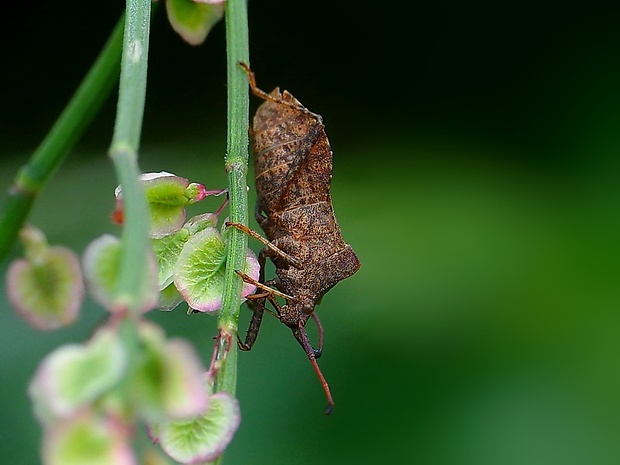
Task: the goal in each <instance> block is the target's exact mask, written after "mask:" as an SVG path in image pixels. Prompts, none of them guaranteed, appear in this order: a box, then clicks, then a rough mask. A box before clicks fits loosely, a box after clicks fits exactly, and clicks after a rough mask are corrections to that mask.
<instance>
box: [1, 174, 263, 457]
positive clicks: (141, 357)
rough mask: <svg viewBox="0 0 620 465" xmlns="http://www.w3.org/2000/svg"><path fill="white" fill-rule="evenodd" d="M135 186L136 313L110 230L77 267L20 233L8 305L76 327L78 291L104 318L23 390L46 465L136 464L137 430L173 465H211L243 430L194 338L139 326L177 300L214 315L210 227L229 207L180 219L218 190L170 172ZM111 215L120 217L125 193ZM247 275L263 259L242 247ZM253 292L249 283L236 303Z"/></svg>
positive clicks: (222, 245)
mask: <svg viewBox="0 0 620 465" xmlns="http://www.w3.org/2000/svg"><path fill="white" fill-rule="evenodd" d="M141 183H142V186H143V188H144V191H145V195H146V198H147V200H148V203H149V208H150V213H151V225H150V235H151V244H152V249H153V253H151V254H149V255H148V260H147V261H146V263H144V267H145V272H144V273H143V276H144V282H143V283H142V285H141V288H140V295H141V300H140V302H141V304H140V307H139V308H138V309H137V310H138V312H137V313H136V314H134V316H133V317H129V316H128V313H127V309H126V308H124V306H123V305H122V303H120V304H119V302H118V301H117V298H116V297H115V286H116V283H117V280H118V271H119V263H120V257H121V241H120V239H118V238H117V237H115V236H113V235H109V234H106V235H103V236H101V237H99V238H98V239H96V240H94V241H93V242H92V243H91V244H90V245H89V246H88V247H87V248H86V250H85V252H84V254H83V257H82V263H81V266H80V260H79V259H78V258H77V256H76V255H75V254H74V253H73V252H71V251H70V250H68V249H65V248H62V247H58V246H50V245H48V243H47V241H46V239H45V237H44V236H43V234H42V233H41V232H40V231H38V230H37V229H35V228H33V227H27V228H25V229H24V230H23V232H22V235H21V238H22V242H23V244H24V246H25V250H26V253H25V258H24V259H19V260H16V261H14V262H13V263H12V264H11V266H10V268H9V272H8V275H7V280H8V283H7V284H8V285H7V289H8V292H9V298H10V300H11V302H12V303H13V305H14V306H15V307H16V309H17V310H18V312H19V314H20V315H22V316H23V317H24V318H25V319H26V320H27V321H28V322H30V323H31V324H32V325H33V326H34V327H36V328H38V329H54V328H57V327H60V326H64V325H66V324H69V323H71V322H73V321H74V320H75V319H76V317H77V315H78V311H79V307H80V305H81V303H82V300H83V294H84V288H86V289H88V290H89V292H90V295H91V296H92V298H93V299H94V300H95V301H97V302H98V303H99V304H101V305H102V306H103V307H104V308H105V309H106V310H108V312H109V314H110V317H109V318H108V320H107V321H106V322H105V323H104V324H103V325H101V326H100V327H99V328H98V329H97V330H96V331H95V332H94V334H93V335H92V336H91V337H90V338H89V339H88V340H87V341H86V342H84V343H82V344H66V345H64V346H61V347H59V348H58V349H56V350H55V351H53V352H52V353H50V354H49V355H48V356H47V357H46V358H45V359H44V360H43V361H42V362H41V364H40V366H39V368H38V370H37V372H36V374H35V376H34V378H33V379H32V381H31V383H30V388H29V393H30V396H31V398H32V400H33V404H34V409H35V413H36V416H37V418H38V419H39V421H40V423H41V424H42V426H43V430H44V441H43V460H44V463H46V464H65V463H72V464H78V465H79V464H91V463H100V464H120V465H125V464H134V463H138V460H137V458H136V457H135V452H134V450H133V449H132V447H131V445H130V443H129V441H130V438H131V437H132V434H133V433H134V431H135V429H136V425H139V424H140V423H143V424H145V425H147V428H148V434H149V436H150V437H151V438H152V439H153V441H154V442H156V443H158V444H159V445H160V446H161V449H162V450H163V451H164V452H165V453H166V454H167V455H169V456H170V457H171V458H173V459H174V460H175V461H177V462H179V463H188V464H189V463H192V464H197V463H206V462H209V461H212V460H214V459H215V458H216V457H217V456H218V455H219V454H221V453H222V451H223V450H224V449H225V448H226V446H227V445H228V443H229V442H230V440H231V439H232V436H233V435H234V433H235V431H236V429H237V428H238V426H239V422H240V414H239V408H238V403H237V400H236V399H235V398H234V397H232V396H231V395H229V394H227V393H224V392H218V393H213V380H214V375H215V371H216V370H217V369H218V365H217V364H215V363H213V362H212V365H211V367H209V368H208V369H205V367H204V366H203V364H202V362H201V359H200V357H199V355H198V354H197V353H196V352H195V350H194V348H193V346H192V345H191V344H190V343H188V342H187V341H184V340H181V339H174V338H172V339H169V338H167V337H166V335H165V333H164V331H163V330H162V329H161V328H160V327H159V326H157V325H156V324H154V323H152V322H149V321H147V320H146V319H144V314H145V313H147V312H148V311H150V310H151V309H153V308H160V309H162V310H172V309H173V308H174V307H176V306H177V305H178V304H179V303H181V302H182V301H186V302H187V303H188V305H189V308H190V310H194V311H199V312H207V313H215V312H217V311H218V310H219V309H220V307H221V304H222V292H223V285H224V275H225V269H226V250H227V232H226V230H225V229H224V230H223V231H221V232H220V231H219V230H218V229H217V223H218V213H219V211H220V210H221V209H222V208H223V206H224V205H225V204H226V202H224V205H222V207H221V208H220V209H219V210H218V211H217V212H216V213H205V214H202V215H198V216H195V217H193V218H190V219H189V220H187V221H186V211H185V208H186V207H187V206H188V205H190V204H193V203H195V202H198V201H200V200H202V199H204V198H205V197H206V196H208V195H220V194H223V193H225V191H207V190H206V189H205V187H204V186H203V185H202V184H197V183H190V182H189V181H188V180H187V179H184V178H181V177H178V176H175V175H173V174H170V173H165V172H162V173H149V174H144V175H142V177H141ZM113 219H114V220H115V221H116V222H119V223H122V221H123V197H122V190H121V189H120V187H119V188H117V189H116V210H115V212H114V214H113ZM243 271H244V272H245V273H246V274H247V275H249V276H251V277H252V278H254V279H258V274H259V265H258V261H257V259H256V256H255V255H254V253H253V252H252V251H251V250H249V249H248V251H247V258H246V266H245V268H244V270H243ZM82 274H83V277H82ZM84 282H85V283H86V286H84V284H83V283H84ZM254 290H255V287H254V286H252V285H249V284H245V285H244V287H243V294H242V296H243V297H245V296H247V295H249V294H250V293H252V292H253V291H254Z"/></svg>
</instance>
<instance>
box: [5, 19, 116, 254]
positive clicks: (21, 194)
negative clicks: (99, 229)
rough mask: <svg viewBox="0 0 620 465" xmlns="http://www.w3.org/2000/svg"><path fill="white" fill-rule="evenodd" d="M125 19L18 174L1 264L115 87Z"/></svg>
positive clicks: (11, 195) (7, 210)
mask: <svg viewBox="0 0 620 465" xmlns="http://www.w3.org/2000/svg"><path fill="white" fill-rule="evenodd" d="M123 23H124V16H123V17H122V18H121V19H120V20H119V22H118V24H117V25H116V27H115V28H114V30H113V31H112V34H111V35H110V37H109V38H108V41H107V42H106V44H105V46H104V47H103V49H102V50H101V53H100V54H99V57H98V58H97V60H96V61H95V63H94V64H93V65H92V67H91V68H90V71H89V72H88V74H87V75H86V77H85V78H84V80H83V81H82V83H81V84H80V86H79V87H78V89H77V90H76V92H75V93H74V94H73V97H72V98H71V101H70V102H69V104H68V105H67V106H66V107H65V109H64V110H63V112H62V113H61V115H60V116H59V117H58V119H57V120H56V123H55V124H54V126H53V127H52V129H51V130H50V132H49V133H48V134H47V136H46V137H45V139H43V141H42V142H41V144H40V145H39V146H38V147H37V149H36V150H35V152H34V153H33V154H32V157H31V158H30V160H29V161H28V163H27V164H26V165H24V166H23V167H22V168H21V169H20V170H19V172H18V173H17V175H16V177H15V179H14V181H13V185H12V187H11V189H10V190H9V199H8V203H7V206H6V208H5V210H4V212H3V214H2V218H1V219H0V262H2V261H4V259H5V258H6V255H7V254H8V253H9V251H10V249H11V246H12V245H13V242H14V241H15V238H16V237H17V234H18V232H19V230H20V229H21V227H22V225H23V223H24V221H25V220H26V218H27V216H28V214H29V213H30V209H31V207H32V205H33V203H34V200H35V199H36V197H37V195H38V194H39V193H40V192H41V190H42V189H43V187H44V186H45V184H46V183H47V181H49V179H50V178H51V177H52V175H53V174H54V172H55V170H56V169H57V168H58V166H59V165H60V164H61V163H62V162H63V160H64V159H65V158H66V156H67V155H68V153H69V152H70V151H71V149H72V148H73V146H74V145H75V144H76V143H77V141H78V140H79V139H80V137H81V136H82V134H83V133H84V131H85V129H86V128H87V127H88V126H89V125H90V123H91V121H92V120H93V118H94V117H95V115H96V114H97V113H98V112H99V109H100V108H101V106H102V104H103V103H104V102H105V100H106V99H107V97H108V95H109V94H110V92H111V91H112V89H113V88H114V86H115V85H116V82H117V79H118V73H119V70H120V57H121V46H122V41H123Z"/></svg>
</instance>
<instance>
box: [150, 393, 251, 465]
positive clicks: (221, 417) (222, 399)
mask: <svg viewBox="0 0 620 465" xmlns="http://www.w3.org/2000/svg"><path fill="white" fill-rule="evenodd" d="M240 422H241V415H240V413H239V404H238V402H237V399H235V398H234V397H232V396H231V395H230V394H228V393H227V392H218V393H216V394H213V395H212V396H211V398H210V401H209V408H208V410H207V413H206V414H205V415H204V416H202V417H200V418H197V419H194V420H190V421H184V422H173V423H163V424H159V425H157V426H155V427H154V428H153V429H152V430H151V435H152V436H153V437H154V439H155V440H157V441H158V442H159V444H160V445H161V447H162V449H163V450H164V452H166V454H168V455H169V456H170V457H171V458H173V459H174V460H176V461H177V462H180V463H202V462H208V461H211V460H214V459H215V458H217V457H218V456H219V455H220V454H221V453H222V452H223V451H224V450H225V449H226V447H227V446H228V444H229V443H230V441H231V440H232V438H233V436H234V434H235V432H236V431H237V428H238V427H239V424H240Z"/></svg>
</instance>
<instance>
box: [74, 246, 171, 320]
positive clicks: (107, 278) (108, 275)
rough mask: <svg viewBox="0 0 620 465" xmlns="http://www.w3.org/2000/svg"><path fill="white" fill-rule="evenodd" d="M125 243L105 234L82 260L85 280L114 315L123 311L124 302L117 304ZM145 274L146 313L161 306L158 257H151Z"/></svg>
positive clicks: (100, 302) (87, 251)
mask: <svg viewBox="0 0 620 465" xmlns="http://www.w3.org/2000/svg"><path fill="white" fill-rule="evenodd" d="M120 254H121V241H120V240H119V239H118V238H117V237H115V236H112V235H111V234H104V235H103V236H100V237H99V238H97V239H95V240H94V241H93V242H91V243H90V244H89V246H88V247H87V248H86V250H85V251H84V256H83V258H82V262H83V267H84V277H85V280H86V284H87V286H88V289H89V291H90V293H91V295H92V297H93V298H94V299H95V300H96V301H97V302H98V303H99V304H101V305H102V306H103V307H105V308H106V309H108V310H109V311H111V312H116V311H123V310H124V309H125V306H124V303H123V302H117V301H116V286H117V280H118V271H119V266H120ZM136 266H146V267H147V270H146V272H145V273H144V274H143V276H144V283H143V284H142V299H141V305H140V309H141V310H142V311H143V312H146V311H148V310H150V309H152V308H154V307H155V306H156V305H157V299H158V297H159V286H158V283H157V265H156V263H155V257H154V256H153V255H152V254H149V255H148V260H147V262H146V263H137V264H136Z"/></svg>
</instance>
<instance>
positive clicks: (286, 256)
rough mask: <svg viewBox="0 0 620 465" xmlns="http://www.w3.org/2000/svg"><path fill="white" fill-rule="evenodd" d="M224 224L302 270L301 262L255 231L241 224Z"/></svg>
mask: <svg viewBox="0 0 620 465" xmlns="http://www.w3.org/2000/svg"><path fill="white" fill-rule="evenodd" d="M224 224H225V225H226V226H227V227H229V226H232V227H233V228H237V229H238V230H239V231H243V232H244V233H246V234H247V235H248V236H250V237H253V238H254V239H257V240H259V241H260V242H262V243H263V244H264V245H265V247H267V248H268V249H269V250H271V251H272V252H273V253H275V254H276V255H279V256H280V257H282V258H283V259H284V260H286V261H287V262H288V263H289V264H291V265H292V266H294V267H295V268H298V269H302V268H303V266H302V264H301V262H300V261H299V260H297V259H296V258H295V257H292V256H291V255H289V254H287V253H286V252H285V251H284V250H282V249H280V248H278V247H277V246H275V245H274V244H273V243H271V242H269V241H268V240H267V239H265V238H264V237H263V236H261V235H260V234H258V233H257V232H256V231H253V230H251V229H250V228H248V227H247V226H245V225H244V224H241V223H231V222H230V221H227V222H226V223H224Z"/></svg>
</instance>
